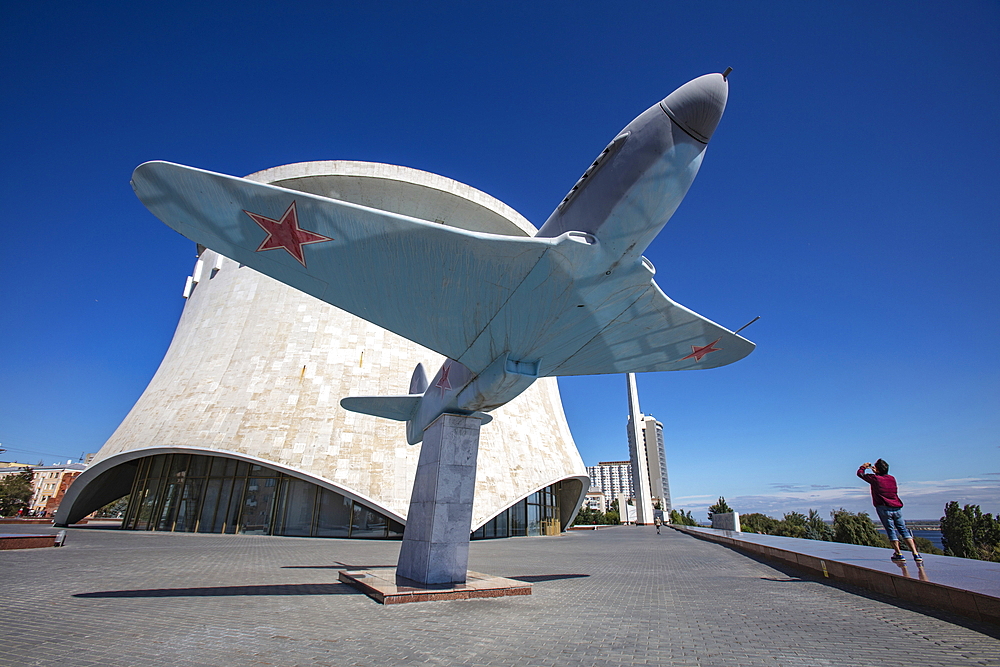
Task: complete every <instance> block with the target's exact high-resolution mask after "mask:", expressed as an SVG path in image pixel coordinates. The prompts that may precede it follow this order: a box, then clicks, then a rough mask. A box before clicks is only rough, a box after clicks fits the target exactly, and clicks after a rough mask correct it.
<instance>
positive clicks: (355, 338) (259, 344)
mask: <svg viewBox="0 0 1000 667" xmlns="http://www.w3.org/2000/svg"><path fill="white" fill-rule="evenodd" d="M247 178H249V179H250V180H254V181H259V182H264V183H272V184H274V185H279V186H281V187H285V188H290V189H295V190H300V191H304V192H309V193H313V194H318V195H323V196H326V197H332V198H335V199H341V200H345V201H349V202H354V203H357V204H363V205H365V206H370V207H374V208H379V209H383V210H388V211H392V212H394V213H400V214H403V215H408V216H412V217H416V218H420V219H423V220H428V221H434V222H437V223H439V224H443V225H451V226H455V227H461V228H464V229H469V230H474V231H480V232H488V233H494V234H506V235H520V236H530V235H533V234H534V232H535V228H534V227H533V226H532V225H531V224H530V223H529V222H528V221H527V220H525V219H524V218H523V217H522V216H521V215H519V214H518V213H517V212H515V211H514V210H513V209H511V208H510V207H508V206H506V205H505V204H503V203H502V202H500V201H498V200H497V199H494V198H493V197H490V196H489V195H486V194H485V193H483V192H480V191H478V190H476V189H474V188H471V187H469V186H467V185H463V184H461V183H458V182H456V181H453V180H451V179H448V178H445V177H442V176H437V175H434V174H430V173H427V172H422V171H417V170H414V169H409V168H405V167H398V166H392V165H385V164H375V163H368V162H346V161H335V162H307V163H300V164H292V165H285V166H281V167H276V168H274V169H268V170H266V171H262V172H259V173H256V174H253V175H251V176H248V177H247ZM198 250H199V253H198V259H197V262H196V264H195V267H194V270H193V272H192V275H191V276H190V277H189V278H188V282H187V285H186V287H185V291H184V294H185V296H186V297H187V303H186V304H185V307H184V311H183V314H182V315H181V319H180V322H179V323H178V325H177V330H176V332H175V333H174V337H173V340H172V342H171V344H170V348H169V349H168V350H167V353H166V356H165V357H164V359H163V361H162V363H161V364H160V367H159V369H158V370H157V372H156V374H155V375H154V376H153V379H152V380H151V381H150V383H149V386H148V387H147V388H146V390H145V391H144V392H143V394H142V396H140V398H139V400H138V401H137V402H136V404H135V406H134V407H133V408H132V410H131V411H130V412H129V414H128V415H127V416H126V417H125V420H124V421H123V422H122V423H121V425H120V426H119V427H118V429H117V430H116V431H115V432H114V434H113V435H112V436H111V438H110V439H109V440H108V441H107V442H106V443H105V444H104V446H103V447H102V448H101V450H100V451H99V452H98V454H97V456H96V457H95V458H94V461H93V463H92V464H91V465H90V467H89V468H88V469H87V470H86V471H85V472H84V473H82V474H81V475H80V476H79V477H78V478H77V479H76V481H75V482H74V484H73V486H72V487H71V488H70V489H69V491H68V492H67V494H66V497H65V499H64V500H63V502H62V504H61V506H60V508H59V511H58V513H57V515H56V523H57V524H62V525H65V524H69V523H73V522H75V521H77V520H79V519H80V518H82V517H84V516H86V515H87V514H89V513H90V512H93V511H94V510H96V509H98V508H100V507H102V506H103V505H105V504H107V503H108V502H111V501H113V500H115V499H117V498H120V497H122V496H124V495H126V494H129V505H128V509H127V511H126V513H125V518H124V520H123V524H122V527H123V528H128V529H135V530H168V531H169V530H172V531H188V532H215V533H219V532H222V533H237V532H242V533H257V534H271V535H301V536H314V537H347V538H383V539H387V538H394V537H399V536H400V535H401V533H402V530H403V526H404V525H405V523H406V512H407V508H408V506H409V501H410V490H411V487H412V484H413V478H414V473H415V471H416V466H417V458H418V455H419V448H420V445H416V446H410V445H407V444H406V434H405V424H404V423H402V422H394V421H389V420H385V419H380V418H377V417H370V416H367V415H362V414H358V413H354V412H348V411H346V410H344V409H343V408H341V407H340V404H339V401H340V399H341V398H342V397H345V396H353V395H385V394H403V393H406V390H407V387H408V385H409V379H410V375H411V373H412V371H413V368H414V366H415V365H416V364H417V363H418V362H419V363H423V364H424V366H425V368H427V369H428V371H430V372H433V371H434V370H436V369H437V368H438V367H439V366H440V364H441V363H442V361H443V357H441V356H440V355H438V354H436V353H434V352H431V351H429V350H427V349H426V348H423V347H420V346H419V345H417V344H415V343H412V342H410V341H408V340H406V339H404V338H401V337H400V336H397V335H395V334H392V333H390V332H388V331H386V330H384V329H381V328H379V327H377V326H375V325H374V324H370V323H368V322H366V321H364V320H362V319H360V318H357V317H355V316H353V315H350V314H348V313H346V312H344V311H342V310H339V309H337V308H335V307H333V306H330V305H327V304H325V303H323V302H321V301H319V300H317V299H315V298H313V297H311V296H308V295H306V294H303V293H301V292H299V291H297V290H294V289H292V288H291V287H288V286H286V285H284V284H282V283H279V282H277V281H275V280H273V279H271V278H268V277H266V276H264V275H262V274H260V273H257V272H256V271H254V270H253V269H250V268H249V267H244V266H241V265H239V264H238V263H236V262H234V261H232V260H229V259H226V258H224V257H222V256H220V255H218V254H216V253H214V252H212V251H211V250H206V249H203V248H200V247H199V248H198ZM426 261H428V262H431V261H434V260H433V258H427V260H426ZM427 317H434V313H432V312H429V313H427ZM492 414H493V416H494V420H493V421H492V422H491V423H489V424H488V425H485V426H483V428H482V432H481V444H480V449H479V458H478V470H477V476H476V493H475V504H474V507H473V524H472V529H473V537H474V538H475V537H479V538H486V537H505V536H512V535H538V534H549V533H553V532H556V531H558V530H560V529H561V528H565V527H566V525H567V524H568V523H569V522H570V521H571V520H572V518H573V517H574V516H575V514H576V512H577V510H578V508H579V506H580V504H581V503H582V502H583V499H584V496H585V494H586V492H587V490H588V486H589V484H590V480H589V477H588V475H587V470H586V468H585V467H584V465H583V461H582V459H581V458H580V455H579V453H578V452H577V449H576V446H575V444H574V442H573V438H572V436H571V434H570V431H569V427H568V426H567V424H566V417H565V415H564V414H563V409H562V403H561V400H560V397H559V389H558V386H557V384H556V379H555V378H544V379H540V380H538V381H537V382H535V383H534V385H532V387H531V388H530V389H528V390H527V391H525V392H524V393H523V394H521V395H520V396H519V397H518V398H517V399H515V400H514V401H511V402H510V403H509V404H507V405H505V406H504V407H502V408H500V409H498V410H496V411H495V412H493V413H492Z"/></svg>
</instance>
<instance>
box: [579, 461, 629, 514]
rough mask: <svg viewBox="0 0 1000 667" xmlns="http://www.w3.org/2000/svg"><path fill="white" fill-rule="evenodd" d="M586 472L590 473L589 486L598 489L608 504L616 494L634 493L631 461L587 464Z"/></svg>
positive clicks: (626, 495)
mask: <svg viewBox="0 0 1000 667" xmlns="http://www.w3.org/2000/svg"><path fill="white" fill-rule="evenodd" d="M587 473H588V474H589V475H590V486H591V487H592V488H596V489H600V491H601V492H602V493H603V494H604V497H605V498H606V499H607V503H608V505H609V506H610V505H611V503H612V502H613V501H614V499H615V498H617V497H618V494H622V495H624V496H625V497H626V498H631V497H633V496H634V495H635V492H634V491H633V489H632V462H631V461H602V462H601V463H598V464H597V465H596V466H587Z"/></svg>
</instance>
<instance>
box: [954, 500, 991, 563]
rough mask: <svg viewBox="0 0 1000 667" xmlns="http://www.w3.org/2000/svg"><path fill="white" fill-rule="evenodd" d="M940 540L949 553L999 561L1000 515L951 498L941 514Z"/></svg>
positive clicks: (962, 556) (963, 556)
mask: <svg viewBox="0 0 1000 667" xmlns="http://www.w3.org/2000/svg"><path fill="white" fill-rule="evenodd" d="M941 542H942V544H943V545H944V552H945V554H946V555H948V556H959V557H961V558H976V559H979V560H992V561H994V562H1000V517H997V518H996V519H994V518H993V515H992V514H988V513H987V514H983V511H982V510H981V509H980V508H979V505H966V506H965V507H959V505H958V503H957V502H954V501H952V502H950V503H948V504H947V505H945V507H944V516H943V517H941Z"/></svg>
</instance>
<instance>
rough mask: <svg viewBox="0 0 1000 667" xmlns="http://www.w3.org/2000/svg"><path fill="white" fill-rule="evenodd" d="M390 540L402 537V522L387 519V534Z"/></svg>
mask: <svg viewBox="0 0 1000 667" xmlns="http://www.w3.org/2000/svg"><path fill="white" fill-rule="evenodd" d="M388 537H389V539H390V540H398V539H401V538H402V537H403V524H401V523H399V522H398V521H393V520H392V519H389V534H388Z"/></svg>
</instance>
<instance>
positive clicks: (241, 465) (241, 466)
mask: <svg viewBox="0 0 1000 667" xmlns="http://www.w3.org/2000/svg"><path fill="white" fill-rule="evenodd" d="M249 468H250V464H249V463H247V462H246V461H237V462H236V476H237V477H246V475H247V470H248V469H249Z"/></svg>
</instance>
